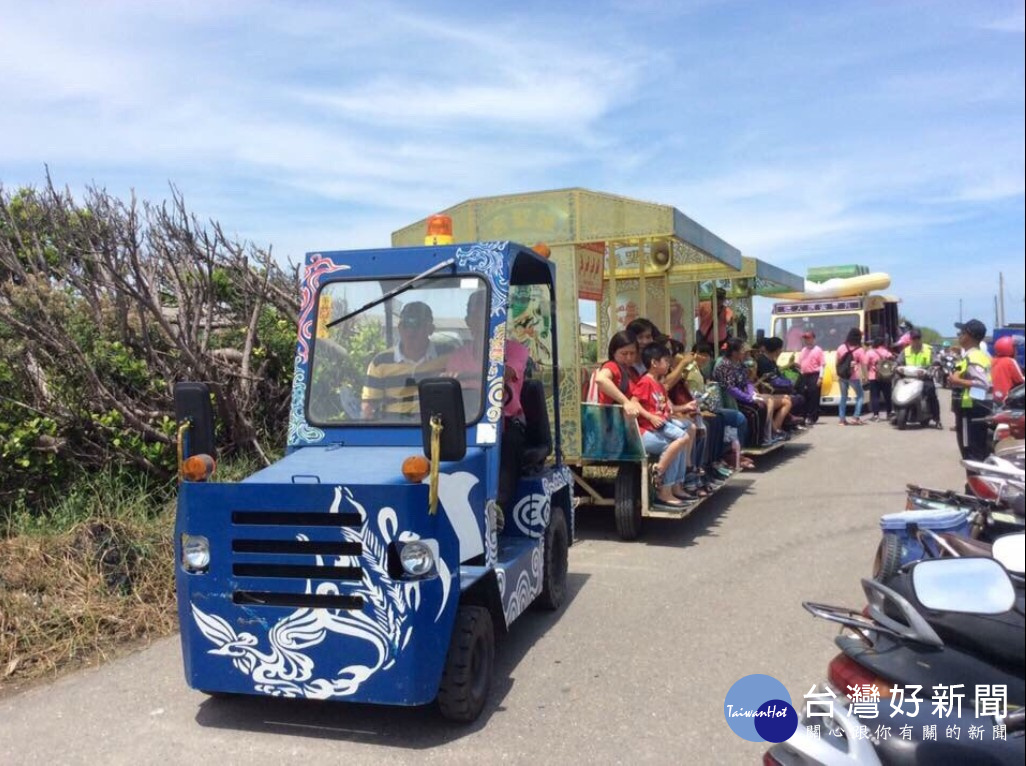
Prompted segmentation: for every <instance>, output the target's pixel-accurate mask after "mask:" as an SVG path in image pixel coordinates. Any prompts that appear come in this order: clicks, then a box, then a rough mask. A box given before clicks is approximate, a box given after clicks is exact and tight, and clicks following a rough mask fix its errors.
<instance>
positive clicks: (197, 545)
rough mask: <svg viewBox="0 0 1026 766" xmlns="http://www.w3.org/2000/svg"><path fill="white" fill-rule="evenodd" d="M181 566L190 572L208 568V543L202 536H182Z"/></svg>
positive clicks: (203, 570) (202, 570)
mask: <svg viewBox="0 0 1026 766" xmlns="http://www.w3.org/2000/svg"><path fill="white" fill-rule="evenodd" d="M182 566H183V567H185V568H186V569H187V570H188V571H190V572H205V571H207V569H208V568H209V567H210V541H209V540H207V538H205V537H203V535H182Z"/></svg>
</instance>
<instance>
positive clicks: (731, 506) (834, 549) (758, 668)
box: [0, 419, 962, 766]
mask: <svg viewBox="0 0 1026 766" xmlns="http://www.w3.org/2000/svg"><path fill="white" fill-rule="evenodd" d="M957 458H958V453H957V449H956V447H955V436H954V434H953V433H952V432H951V431H948V430H944V431H936V430H928V431H922V432H920V431H915V430H910V431H905V432H898V431H896V430H894V429H892V428H891V427H889V426H887V425H885V424H882V423H879V424H872V425H866V426H864V427H862V428H853V427H847V428H841V427H839V426H838V425H836V420H835V419H824V420H822V421H821V424H820V425H819V426H817V427H816V428H815V429H813V430H812V432H811V433H810V434H808V435H807V436H805V437H804V438H803V439H802V440H801V441H800V442H796V443H792V444H789V445H787V446H786V447H785V448H784V449H783V450H780V451H778V452H777V453H776V454H775V455H772V456H769V457H766V458H764V459H762V461H761V462H762V466H760V469H759V470H756V471H752V472H746V473H745V474H744V475H742V476H741V477H740V478H739V479H737V480H736V481H735V482H733V483H732V484H731V485H728V487H726V488H725V489H724V490H723V491H722V492H721V493H720V494H719V495H718V496H717V497H715V498H713V499H711V500H710V501H709V502H707V503H705V505H703V506H702V507H701V508H700V509H699V510H698V511H697V512H696V513H695V514H694V515H693V516H692V517H691V518H690V519H687V520H685V521H683V522H680V521H677V522H674V521H661V520H646V522H645V527H644V531H643V538H642V539H641V540H640V541H639V542H635V543H622V542H620V541H618V540H617V538H616V535H615V532H614V529H613V520H612V516H611V514H610V513H607V512H602V513H595V512H591V511H583V512H581V513H580V514H579V516H578V526H577V537H578V541H577V544H576V545H575V546H574V547H573V548H572V549H571V561H570V568H571V574H570V590H571V598H570V600H569V603H568V604H567V605H566V606H565V607H564V610H563V611H561V612H560V613H558V614H557V615H555V616H553V615H549V614H543V613H534V612H531V613H529V614H527V615H526V616H524V617H522V618H521V620H520V621H519V622H518V623H516V624H515V626H514V630H513V632H512V633H511V634H510V635H509V636H508V637H507V638H506V639H505V640H504V641H503V643H502V644H501V645H500V647H499V650H498V654H497V659H496V662H497V673H496V677H495V683H494V686H493V693H492V699H491V703H490V705H489V707H488V709H487V710H486V712H485V714H484V715H483V716H482V718H481V719H480V720H479V721H478V722H477V723H476V724H475V725H473V726H471V727H469V728H461V727H456V726H453V725H451V724H448V723H446V722H445V721H443V720H442V719H441V718H440V717H439V716H438V714H437V713H436V712H435V711H434V709H433V708H415V709H401V708H376V707H372V706H358V705H346V704H340V703H312V702H309V703H308V702H290V701H281V700H271V699H257V698H241V699H228V700H213V699H208V698H207V697H205V696H204V695H202V694H200V693H198V692H194V691H191V690H189V689H188V688H186V686H185V683H184V681H183V679H182V670H181V659H180V656H179V648H178V641H177V638H171V639H167V640H163V641H160V642H158V643H156V644H154V645H152V646H150V647H148V648H147V649H145V650H142V651H139V652H137V653H135V654H133V655H130V656H128V657H125V658H123V659H120V660H118V661H115V662H112V663H110V664H108V665H105V666H103V667H100V668H96V669H90V670H85V671H81V672H79V673H76V674H73V675H70V676H67V677H65V678H63V679H61V680H59V681H57V682H55V683H52V684H50V685H46V686H39V687H36V688H33V689H30V690H28V691H25V692H23V693H21V694H18V695H16V696H13V697H8V698H7V699H4V700H3V701H0V763H2V764H22V763H46V764H52V763H88V764H96V763H105V764H120V763H125V764H129V763H130V764H152V763H163V764H178V763H189V764H200V763H216V764H218V766H225V765H226V764H236V763H238V764H265V763H268V764H270V763H280V762H286V761H297V760H301V761H303V762H306V763H343V762H344V763H347V764H372V763H387V764H398V763H417V764H425V763H443V762H444V763H447V764H452V763H475V764H481V763H488V764H491V763H499V762H502V763H506V762H508V763H523V762H531V763H579V762H589V763H630V764H635V763H683V762H687V763H730V764H734V763H758V762H759V759H760V757H761V753H762V751H763V750H764V749H765V746H764V745H758V744H754V743H750V742H746V741H744V740H742V739H740V738H738V737H736V736H735V735H734V734H733V733H732V732H731V731H730V729H729V728H728V727H727V724H726V722H725V721H724V717H723V703H724V697H725V695H726V692H727V690H728V689H729V688H730V686H731V684H733V683H734V681H736V680H737V679H739V678H740V677H742V676H745V675H747V674H749V673H766V674H769V675H772V676H774V677H776V678H778V679H779V680H780V681H782V682H783V683H784V684H785V685H786V686H787V688H788V690H789V691H790V694H791V698H792V701H793V702H795V703H796V705H800V704H801V698H802V695H803V694H804V693H805V692H807V691H808V689H809V687H810V686H812V684H813V683H818V682H819V681H820V680H821V679H822V678H823V677H824V675H825V670H826V665H827V662H828V661H829V660H830V658H831V657H833V656H834V654H835V650H834V647H833V643H832V637H833V635H834V634H835V632H836V631H835V629H834V628H833V627H832V626H831V625H830V624H828V623H825V622H822V621H819V620H814V619H813V618H812V617H811V616H810V615H808V614H807V613H806V612H805V611H804V610H803V609H802V608H801V601H802V600H814V601H822V602H827V603H836V604H842V605H850V606H856V607H859V606H861V605H862V603H863V602H862V600H861V599H860V596H861V589H860V587H859V578H860V577H862V576H866V575H867V574H868V573H869V570H870V566H871V561H872V557H873V552H874V550H875V547H876V544H877V542H878V540H879V532H878V525H877V520H878V518H879V516H880V515H881V514H883V513H888V512H893V511H899V510H902V509H903V504H904V494H903V489H904V486H905V484H906V482H909V481H913V482H917V483H920V484H923V485H926V486H933V487H943V488H957V487H960V486H961V484H962V479H961V478H960V473H959V467H958V461H957Z"/></svg>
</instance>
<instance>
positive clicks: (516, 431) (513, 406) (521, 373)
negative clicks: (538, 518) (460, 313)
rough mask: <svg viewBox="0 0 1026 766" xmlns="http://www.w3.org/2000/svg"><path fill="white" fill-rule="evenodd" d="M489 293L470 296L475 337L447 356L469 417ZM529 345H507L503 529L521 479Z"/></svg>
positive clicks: (474, 408)
mask: <svg viewBox="0 0 1026 766" xmlns="http://www.w3.org/2000/svg"><path fill="white" fill-rule="evenodd" d="M486 298H487V293H486V291H484V290H477V291H475V292H473V293H471V295H470V297H469V298H468V299H467V314H466V322H467V328H468V329H469V330H470V336H471V340H470V342H468V343H466V344H464V345H463V346H462V347H460V348H458V349H456V351H454V352H452V353H451V354H449V356H448V358H447V359H446V367H445V372H446V374H447V375H450V376H452V377H455V378H456V379H457V380H459V381H460V385H461V387H462V388H463V392H464V397H463V398H464V406H465V408H466V415H467V419H468V421H469V420H470V419H472V418H474V417H475V416H476V415H477V413H478V410H479V408H480V400H481V381H482V379H483V374H484V362H485V360H484V349H485V335H486V333H487V331H488V311H487V305H486ZM528 362H529V360H528V351H527V347H526V346H524V345H523V344H522V343H519V342H517V341H515V340H507V341H506V345H505V367H504V373H503V405H502V416H503V420H502V443H501V446H500V450H501V452H500V457H499V487H498V493H497V494H496V498H495V503H496V506H497V508H496V526H497V527H498V531H500V532H501V531H502V528H503V526H504V521H505V517H504V511H507V510H510V509H511V507H512V504H513V500H514V499H515V496H516V489H517V482H518V481H519V480H520V473H521V457H522V455H523V451H524V442H525V438H524V436H525V428H524V427H525V423H524V408H523V405H522V404H521V402H520V391H521V389H522V388H523V387H524V379H525V378H526V370H527V365H528Z"/></svg>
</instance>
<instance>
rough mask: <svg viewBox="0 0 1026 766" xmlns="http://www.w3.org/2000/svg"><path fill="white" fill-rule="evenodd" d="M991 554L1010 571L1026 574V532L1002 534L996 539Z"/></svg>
mask: <svg viewBox="0 0 1026 766" xmlns="http://www.w3.org/2000/svg"><path fill="white" fill-rule="evenodd" d="M991 555H992V556H993V557H994V560H995V561H997V562H999V563H1000V564H1001V565H1002V566H1003V567H1004V568H1005V569H1007V570H1008V571H1009V572H1014V573H1015V574H1020V575H1021V574H1026V533H1024V532H1018V533H1016V534H1012V535H1002V536H1001V537H999V538H998V539H997V540H995V541H994V547H993V548H992V549H991Z"/></svg>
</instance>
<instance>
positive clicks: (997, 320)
mask: <svg viewBox="0 0 1026 766" xmlns="http://www.w3.org/2000/svg"><path fill="white" fill-rule="evenodd" d="M1000 326H1001V316H1000V314H998V297H997V296H996V295H995V296H994V329H995V330H996V329H997V328H998V327H1000Z"/></svg>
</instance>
